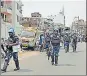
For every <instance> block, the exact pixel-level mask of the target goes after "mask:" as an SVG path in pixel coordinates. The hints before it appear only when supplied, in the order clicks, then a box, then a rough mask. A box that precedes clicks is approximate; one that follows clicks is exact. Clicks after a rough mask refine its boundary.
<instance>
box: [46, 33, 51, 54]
mask: <svg viewBox="0 0 87 76" xmlns="http://www.w3.org/2000/svg"><path fill="white" fill-rule="evenodd" d="M50 41H51V37H50V34H49V33H48V32H47V33H46V36H45V48H46V54H47V55H48V51H49V47H50Z"/></svg>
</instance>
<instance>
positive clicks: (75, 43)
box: [72, 33, 77, 52]
mask: <svg viewBox="0 0 87 76" xmlns="http://www.w3.org/2000/svg"><path fill="white" fill-rule="evenodd" d="M72 47H73V52H76V48H77V36H76V33H74V34H73V37H72Z"/></svg>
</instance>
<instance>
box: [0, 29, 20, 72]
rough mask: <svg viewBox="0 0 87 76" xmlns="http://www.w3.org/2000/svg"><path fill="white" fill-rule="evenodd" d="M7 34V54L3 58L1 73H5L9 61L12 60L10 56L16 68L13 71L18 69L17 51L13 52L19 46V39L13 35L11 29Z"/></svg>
mask: <svg viewBox="0 0 87 76" xmlns="http://www.w3.org/2000/svg"><path fill="white" fill-rule="evenodd" d="M8 33H9V37H8V39H7V46H8V47H7V49H8V53H7V55H6V57H5V62H4V66H3V69H1V71H3V72H6V70H7V66H8V63H9V61H10V59H11V58H12V56H13V59H14V62H15V65H16V68H15V69H14V71H17V70H19V69H20V67H19V60H18V51H17V49H16V51H15V50H14V47H15V46H17V45H19V38H18V37H17V36H16V35H15V32H14V29H13V28H10V29H9V31H8ZM16 48H17V47H16Z"/></svg>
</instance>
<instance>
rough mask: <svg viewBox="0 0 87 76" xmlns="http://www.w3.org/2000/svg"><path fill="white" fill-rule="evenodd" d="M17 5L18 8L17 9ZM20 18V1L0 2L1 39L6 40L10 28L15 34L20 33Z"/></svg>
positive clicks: (4, 0)
mask: <svg viewBox="0 0 87 76" xmlns="http://www.w3.org/2000/svg"><path fill="white" fill-rule="evenodd" d="M17 3H18V4H17ZM18 5H19V7H20V8H19V9H17V8H18ZM21 17H22V3H21V1H20V0H19V1H12V0H2V1H1V37H2V38H6V39H7V38H8V30H9V28H11V27H13V28H14V29H15V32H16V34H19V33H20V28H21V26H20V21H21ZM17 30H18V31H17Z"/></svg>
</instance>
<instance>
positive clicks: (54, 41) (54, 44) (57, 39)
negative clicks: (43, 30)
mask: <svg viewBox="0 0 87 76" xmlns="http://www.w3.org/2000/svg"><path fill="white" fill-rule="evenodd" d="M60 41H61V39H60V36H59V35H58V34H57V32H55V31H54V33H53V37H52V38H51V44H52V48H53V50H52V55H51V58H52V61H51V62H52V65H53V64H54V62H55V66H57V64H58V53H59V50H60ZM54 58H55V59H54Z"/></svg>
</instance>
